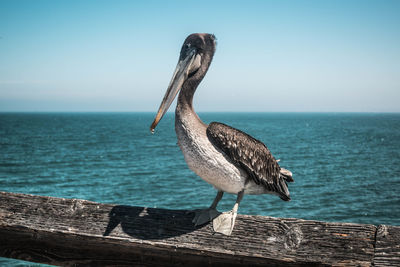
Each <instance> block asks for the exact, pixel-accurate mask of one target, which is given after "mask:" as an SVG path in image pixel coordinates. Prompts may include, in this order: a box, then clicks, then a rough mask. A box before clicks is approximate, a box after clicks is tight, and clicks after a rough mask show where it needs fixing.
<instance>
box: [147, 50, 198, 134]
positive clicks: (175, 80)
mask: <svg viewBox="0 0 400 267" xmlns="http://www.w3.org/2000/svg"><path fill="white" fill-rule="evenodd" d="M195 58H196V50H195V49H193V50H191V51H190V52H189V53H188V55H187V56H186V57H185V58H183V59H180V60H179V62H178V65H177V66H176V69H175V72H174V75H173V76H172V79H171V82H170V83H169V85H168V88H167V92H165V95H164V98H163V100H162V102H161V105H160V107H159V108H158V112H157V115H156V117H155V119H154V121H153V123H152V124H151V126H150V131H151V132H152V133H154V129H155V128H156V126H157V124H158V123H159V122H160V120H161V119H162V117H163V116H164V114H165V113H166V112H167V110H168V108H169V106H170V105H171V103H172V102H173V101H174V99H175V97H176V95H177V94H178V92H179V90H181V88H182V85H183V83H184V82H185V80H186V79H187V77H188V75H189V72H190V71H191V69H192V67H193V66H192V65H193V62H194V61H195Z"/></svg>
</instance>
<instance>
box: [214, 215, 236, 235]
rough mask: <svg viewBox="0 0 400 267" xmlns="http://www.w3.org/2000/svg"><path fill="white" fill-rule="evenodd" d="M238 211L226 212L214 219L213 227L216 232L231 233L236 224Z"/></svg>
mask: <svg viewBox="0 0 400 267" xmlns="http://www.w3.org/2000/svg"><path fill="white" fill-rule="evenodd" d="M236 215H237V213H236V212H235V211H233V210H231V211H228V212H224V213H222V214H221V215H219V216H218V217H216V218H215V219H214V220H213V228H214V231H215V232H218V233H221V234H224V235H231V234H232V230H233V227H234V226H235V221H236Z"/></svg>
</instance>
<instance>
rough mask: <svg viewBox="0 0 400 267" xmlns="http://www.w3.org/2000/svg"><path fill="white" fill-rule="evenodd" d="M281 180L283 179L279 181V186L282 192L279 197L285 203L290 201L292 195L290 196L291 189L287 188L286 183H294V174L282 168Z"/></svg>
mask: <svg viewBox="0 0 400 267" xmlns="http://www.w3.org/2000/svg"><path fill="white" fill-rule="evenodd" d="M280 178H281V179H279V186H280V187H281V190H280V194H279V197H280V198H281V199H282V200H284V201H289V200H290V194H289V189H288V187H287V183H286V182H294V180H293V177H292V172H291V171H289V170H286V169H284V168H281V171H280Z"/></svg>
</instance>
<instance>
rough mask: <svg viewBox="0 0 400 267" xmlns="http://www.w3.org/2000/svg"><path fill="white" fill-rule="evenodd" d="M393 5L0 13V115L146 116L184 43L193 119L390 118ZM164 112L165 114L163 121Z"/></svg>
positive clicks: (398, 21) (10, 7) (119, 6)
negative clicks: (199, 61) (205, 49)
mask: <svg viewBox="0 0 400 267" xmlns="http://www.w3.org/2000/svg"><path fill="white" fill-rule="evenodd" d="M399 14H400V1H384V0H383V1H284V0H283V1H43V0H37V1H19V0H15V1H5V0H1V1H0V111H153V112H156V110H157V108H158V106H159V104H160V101H161V99H162V97H163V95H164V92H165V89H166V87H167V85H168V83H169V81H170V78H171V75H172V73H173V71H174V68H175V65H176V63H177V61H178V54H179V50H180V47H181V45H182V43H183V41H184V39H185V37H186V36H187V35H189V34H190V33H193V32H209V33H214V34H215V35H216V37H217V39H218V46H217V51H216V55H215V57H214V61H213V63H212V65H211V67H210V69H209V72H208V74H207V76H206V78H205V79H204V80H203V82H202V84H201V85H200V87H199V88H198V90H197V93H196V96H195V101H194V102H195V109H196V110H197V111H273V112H274V111H278V112H280V111H290V112H291V111H295V112H296V111H307V112H308V111H315V112H329V111H334V112H341V111H344V112H353V111H355V112H400V104H399V102H400V16H399ZM170 110H171V111H173V109H172V108H171V109H170Z"/></svg>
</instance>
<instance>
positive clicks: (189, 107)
mask: <svg viewBox="0 0 400 267" xmlns="http://www.w3.org/2000/svg"><path fill="white" fill-rule="evenodd" d="M189 82H190V83H187V82H186V83H184V84H183V86H182V89H181V91H180V93H179V96H178V102H177V105H176V110H175V116H176V121H177V122H178V121H180V123H182V124H183V125H186V124H187V126H189V124H192V123H195V124H199V125H204V123H203V122H202V121H201V119H200V118H199V116H198V115H197V114H196V112H195V111H194V109H193V96H194V93H195V92H196V88H197V86H198V84H199V83H200V81H198V82H197V83H196V82H194V81H189ZM189 122H190V123H189Z"/></svg>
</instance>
